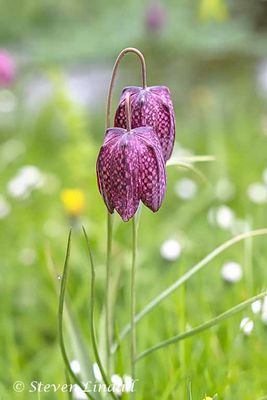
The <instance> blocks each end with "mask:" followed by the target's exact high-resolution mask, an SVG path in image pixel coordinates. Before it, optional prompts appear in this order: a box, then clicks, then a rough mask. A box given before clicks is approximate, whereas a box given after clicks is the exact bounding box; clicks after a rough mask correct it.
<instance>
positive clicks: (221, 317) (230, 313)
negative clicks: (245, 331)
mask: <svg viewBox="0 0 267 400" xmlns="http://www.w3.org/2000/svg"><path fill="white" fill-rule="evenodd" d="M266 295H267V291H266V290H265V291H264V292H262V293H260V294H258V295H257V296H254V297H250V298H249V299H248V300H245V301H243V302H242V303H239V304H238V305H236V306H235V307H232V308H230V309H229V310H227V311H225V312H224V313H222V314H220V315H218V316H217V317H215V318H212V319H210V320H209V321H207V322H204V323H203V324H201V325H199V326H197V327H196V328H192V329H190V330H188V331H187V332H183V333H181V334H179V335H176V336H173V337H172V338H170V339H167V340H164V341H163V342H160V343H158V344H156V345H155V346H152V347H150V348H149V349H146V350H144V351H143V352H142V353H141V354H139V355H138V356H137V357H136V361H139V360H142V359H143V358H145V357H146V356H148V355H150V354H151V353H153V352H154V351H156V350H159V349H162V348H165V347H167V346H170V345H171V344H175V343H177V342H180V341H181V340H185V339H188V338H189V337H192V336H195V335H197V334H199V333H201V332H203V331H206V330H207V329H209V328H212V327H213V326H215V325H218V324H220V323H221V322H223V321H224V320H226V319H228V318H230V317H232V316H233V315H235V314H237V313H239V312H240V311H242V310H243V309H244V308H246V307H247V306H249V305H250V304H251V303H253V302H254V301H257V300H260V299H262V298H263V297H265V296H266Z"/></svg>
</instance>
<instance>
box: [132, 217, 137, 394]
mask: <svg viewBox="0 0 267 400" xmlns="http://www.w3.org/2000/svg"><path fill="white" fill-rule="evenodd" d="M136 252H137V223H136V218H135V216H134V217H133V219H132V270H131V375H132V379H135V357H136V327H135V307H136V293H135V290H136V289H135V275H136ZM132 399H134V392H132Z"/></svg>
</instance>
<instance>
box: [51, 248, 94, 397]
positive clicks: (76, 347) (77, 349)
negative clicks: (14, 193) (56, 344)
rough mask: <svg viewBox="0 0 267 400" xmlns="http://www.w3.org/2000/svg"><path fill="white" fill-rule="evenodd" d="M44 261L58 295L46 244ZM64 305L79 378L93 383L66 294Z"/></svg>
mask: <svg viewBox="0 0 267 400" xmlns="http://www.w3.org/2000/svg"><path fill="white" fill-rule="evenodd" d="M46 260H47V267H48V270H49V272H50V275H51V278H52V282H53V284H54V287H55V290H56V293H57V294H58V295H59V291H60V286H59V279H58V278H59V277H60V276H59V269H58V268H57V267H56V264H55V262H54V259H53V257H52V254H51V250H50V246H49V245H48V244H47V246H46ZM64 303H65V304H64V324H65V327H66V329H67V332H68V335H69V338H70V343H71V347H72V352H73V354H74V357H75V359H77V360H79V362H80V364H81V372H80V377H81V379H82V380H84V381H87V380H88V379H89V380H90V381H93V380H94V375H93V362H92V360H91V357H90V355H89V354H88V346H87V344H86V342H85V340H84V338H83V336H82V333H81V330H80V329H79V327H78V323H77V321H76V319H75V315H74V314H73V311H72V309H71V304H70V300H69V298H68V296H67V294H65V300H64ZM95 398H96V399H98V400H99V399H100V394H99V393H95Z"/></svg>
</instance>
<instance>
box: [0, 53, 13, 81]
mask: <svg viewBox="0 0 267 400" xmlns="http://www.w3.org/2000/svg"><path fill="white" fill-rule="evenodd" d="M15 75H16V67H15V61H14V59H13V57H12V56H11V54H10V53H9V52H8V51H6V50H4V49H0V85H4V86H6V85H10V84H11V83H12V82H13V81H14V79H15Z"/></svg>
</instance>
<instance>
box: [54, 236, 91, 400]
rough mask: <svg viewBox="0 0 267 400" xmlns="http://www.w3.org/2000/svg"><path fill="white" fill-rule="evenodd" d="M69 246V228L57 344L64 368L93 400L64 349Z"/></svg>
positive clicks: (60, 296) (61, 288)
mask: <svg viewBox="0 0 267 400" xmlns="http://www.w3.org/2000/svg"><path fill="white" fill-rule="evenodd" d="M70 247H71V230H70V232H69V237H68V244H67V251H66V257H65V262H64V269H63V275H62V279H61V285H60V295H59V306H58V332H59V344H60V349H61V354H62V357H63V360H64V363H65V368H66V370H67V372H68V374H69V375H70V376H71V377H72V379H73V380H74V382H75V383H76V384H77V385H78V386H79V387H80V388H81V389H82V390H83V391H84V393H85V394H86V396H87V397H88V399H91V400H94V397H93V396H92V395H91V394H90V393H88V392H87V391H86V389H85V386H84V385H83V384H82V382H80V380H79V379H78V378H77V376H76V375H75V374H74V372H73V371H72V369H71V366H70V362H69V359H68V355H67V351H66V347H65V343H64V337H63V309H64V299H65V293H66V286H67V280H68V272H69V257H70Z"/></svg>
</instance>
